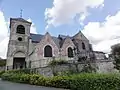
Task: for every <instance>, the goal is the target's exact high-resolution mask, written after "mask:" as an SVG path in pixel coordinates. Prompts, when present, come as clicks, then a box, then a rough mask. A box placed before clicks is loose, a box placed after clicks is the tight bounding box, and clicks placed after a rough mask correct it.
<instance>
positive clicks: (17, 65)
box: [13, 57, 26, 69]
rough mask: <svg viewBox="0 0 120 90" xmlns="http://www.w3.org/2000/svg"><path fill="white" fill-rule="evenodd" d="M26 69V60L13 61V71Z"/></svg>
mask: <svg viewBox="0 0 120 90" xmlns="http://www.w3.org/2000/svg"><path fill="white" fill-rule="evenodd" d="M23 68H26V62H25V58H23V57H22V58H18V57H17V58H14V59H13V69H23Z"/></svg>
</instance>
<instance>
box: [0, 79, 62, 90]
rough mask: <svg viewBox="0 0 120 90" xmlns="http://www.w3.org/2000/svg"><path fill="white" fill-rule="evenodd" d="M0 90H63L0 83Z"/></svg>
mask: <svg viewBox="0 0 120 90" xmlns="http://www.w3.org/2000/svg"><path fill="white" fill-rule="evenodd" d="M0 90H63V89H56V88H48V87H42V86H33V85H26V84H18V83H11V82H6V81H0Z"/></svg>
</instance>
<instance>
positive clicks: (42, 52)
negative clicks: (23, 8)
mask: <svg viewBox="0 0 120 90" xmlns="http://www.w3.org/2000/svg"><path fill="white" fill-rule="evenodd" d="M31 24H32V23H31V22H28V21H26V20H24V19H23V18H10V37H9V44H8V51H7V65H6V66H7V69H17V68H37V67H45V66H47V65H48V64H49V62H50V61H51V60H53V59H57V60H59V59H61V60H67V61H69V62H71V61H73V62H74V61H77V62H81V61H82V60H85V59H88V60H93V61H94V60H97V59H105V54H104V53H103V52H98V51H93V49H92V45H91V44H90V43H89V40H88V39H87V38H86V37H85V36H84V35H83V33H82V32H81V31H79V32H78V33H76V34H75V35H74V36H65V35H58V37H55V36H51V35H50V34H49V33H48V32H46V33H45V35H41V34H32V33H30V27H31Z"/></svg>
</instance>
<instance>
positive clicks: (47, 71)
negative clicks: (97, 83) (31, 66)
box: [35, 61, 117, 76]
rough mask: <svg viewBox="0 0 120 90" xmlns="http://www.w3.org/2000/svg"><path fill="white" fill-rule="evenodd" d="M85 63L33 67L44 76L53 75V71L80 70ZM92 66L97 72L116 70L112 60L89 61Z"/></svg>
mask: <svg viewBox="0 0 120 90" xmlns="http://www.w3.org/2000/svg"><path fill="white" fill-rule="evenodd" d="M84 65H85V64H83V63H77V64H73V63H71V64H70V63H69V64H63V65H57V66H55V67H50V66H46V67H39V68H35V69H36V70H37V71H38V73H40V74H42V75H45V76H53V71H54V72H55V73H58V72H64V71H74V72H81V70H82V69H83V67H84ZM91 65H92V66H93V67H96V70H97V72H98V73H111V72H117V70H115V69H114V65H113V62H112V61H104V62H102V61H101V62H97V63H91Z"/></svg>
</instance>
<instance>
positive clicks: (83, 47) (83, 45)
mask: <svg viewBox="0 0 120 90" xmlns="http://www.w3.org/2000/svg"><path fill="white" fill-rule="evenodd" d="M82 49H84V50H85V49H86V48H85V44H84V43H83V42H82Z"/></svg>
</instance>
